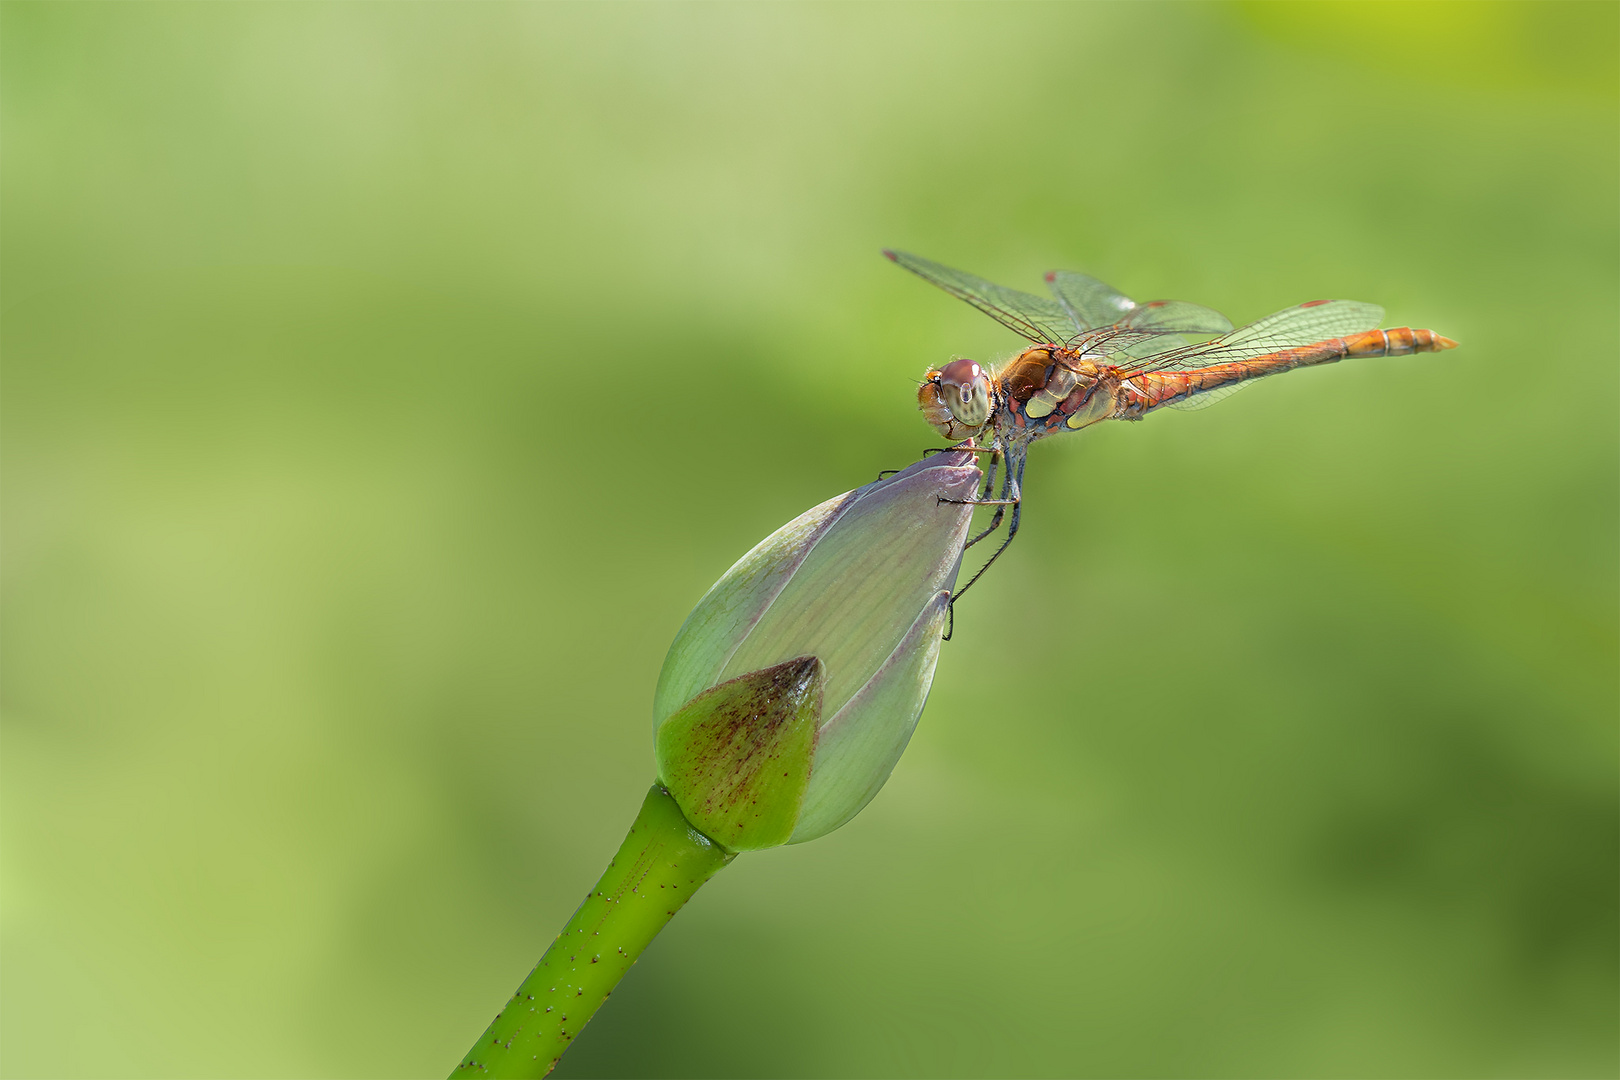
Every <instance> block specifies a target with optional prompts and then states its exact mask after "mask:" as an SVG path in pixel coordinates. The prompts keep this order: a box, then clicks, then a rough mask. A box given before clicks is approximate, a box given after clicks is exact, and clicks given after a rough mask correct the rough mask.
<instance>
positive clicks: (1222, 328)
mask: <svg viewBox="0 0 1620 1080" xmlns="http://www.w3.org/2000/svg"><path fill="white" fill-rule="evenodd" d="M1046 285H1047V288H1049V289H1051V290H1052V295H1053V296H1055V297H1057V300H1058V303H1060V304H1062V305H1063V308H1064V310H1065V311H1067V312H1068V313H1069V314H1070V316H1072V317H1073V319H1074V321H1075V323H1076V324H1077V325H1078V326H1079V327H1080V329H1082V330H1094V329H1098V328H1100V327H1104V326H1117V327H1120V328H1121V329H1125V330H1137V331H1141V332H1143V333H1150V334H1151V333H1187V334H1224V333H1226V332H1227V331H1228V330H1230V329H1232V320H1231V319H1228V318H1227V317H1226V316H1225V315H1222V314H1221V313H1220V312H1218V311H1215V310H1214V309H1212V308H1207V307H1204V306H1202V305H1200V304H1189V303H1187V301H1185V300H1150V301H1148V302H1147V303H1145V304H1138V303H1137V302H1136V301H1135V300H1132V299H1131V298H1130V297H1128V296H1126V295H1125V294H1124V293H1122V292H1120V291H1119V290H1118V289H1116V288H1114V287H1113V286H1112V285H1108V284H1106V283H1104V282H1101V281H1098V280H1097V279H1096V278H1094V277H1091V276H1090V275H1088V274H1077V273H1075V272H1074V271H1073V270H1053V271H1052V272H1051V273H1049V274H1047V275H1046Z"/></svg>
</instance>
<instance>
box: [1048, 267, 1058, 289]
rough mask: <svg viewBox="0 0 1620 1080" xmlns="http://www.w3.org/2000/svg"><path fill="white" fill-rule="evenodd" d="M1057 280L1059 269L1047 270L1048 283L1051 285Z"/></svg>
mask: <svg viewBox="0 0 1620 1080" xmlns="http://www.w3.org/2000/svg"><path fill="white" fill-rule="evenodd" d="M1056 280H1057V271H1056V270H1048V271H1047V272H1046V283H1047V284H1048V285H1050V284H1051V283H1052V282H1054V281H1056Z"/></svg>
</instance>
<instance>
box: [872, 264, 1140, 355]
mask: <svg viewBox="0 0 1620 1080" xmlns="http://www.w3.org/2000/svg"><path fill="white" fill-rule="evenodd" d="M883 254H884V255H885V256H887V257H888V259H889V260H890V261H891V262H895V263H898V264H899V265H901V266H903V267H905V268H906V269H907V270H910V271H911V272H912V273H913V274H916V275H917V276H918V277H920V278H922V279H923V280H924V281H929V282H932V283H933V284H935V285H938V286H939V287H940V288H942V289H944V290H945V291H946V292H948V293H950V294H951V295H952V296H954V297H956V298H957V299H958V300H966V301H967V302H968V303H970V304H972V305H973V306H974V307H976V308H978V309H979V310H980V311H982V312H984V313H985V314H986V315H988V316H990V317H991V318H992V319H994V320H996V322H998V323H1000V324H1001V325H1002V326H1005V327H1006V328H1007V329H1009V330H1011V331H1013V332H1014V333H1016V334H1021V335H1022V336H1024V337H1026V338H1028V339H1029V340H1031V341H1033V342H1035V343H1036V344H1037V345H1046V344H1054V345H1055V344H1061V343H1063V342H1066V341H1068V340H1069V339H1070V338H1072V337H1074V336H1075V334H1077V333H1078V332H1079V331H1080V330H1082V329H1084V328H1083V327H1079V326H1076V325H1075V321H1074V320H1073V319H1072V318H1070V317H1069V313H1068V312H1067V311H1066V310H1064V307H1063V305H1062V304H1060V303H1058V302H1057V301H1056V300H1048V299H1047V298H1046V297H1044V296H1033V295H1031V294H1029V293H1024V292H1019V291H1018V290H1016V289H1004V288H1002V287H1001V286H1000V285H995V284H992V283H991V282H988V281H986V280H984V279H983V278H981V277H975V276H974V275H972V274H969V273H965V272H964V271H961V270H953V269H951V268H950V267H949V266H942V265H941V264H939V263H937V262H931V261H930V260H928V259H923V258H919V257H918V256H916V255H908V254H907V253H906V252H904V251H888V250H885V251H884V252H883ZM1110 321H1112V320H1110Z"/></svg>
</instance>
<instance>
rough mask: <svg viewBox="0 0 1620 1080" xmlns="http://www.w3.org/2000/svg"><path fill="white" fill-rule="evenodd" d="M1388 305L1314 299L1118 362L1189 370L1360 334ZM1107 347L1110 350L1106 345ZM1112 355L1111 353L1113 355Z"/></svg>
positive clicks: (1138, 368) (1125, 355)
mask: <svg viewBox="0 0 1620 1080" xmlns="http://www.w3.org/2000/svg"><path fill="white" fill-rule="evenodd" d="M1383 319H1384V309H1383V308H1381V307H1379V306H1378V305H1377V304H1364V303H1361V302H1360V301H1357V300H1312V301H1310V302H1308V303H1304V304H1300V305H1298V306H1296V307H1291V308H1285V309H1283V310H1282V311H1279V312H1277V313H1276V314H1274V315H1267V316H1266V317H1265V318H1263V319H1261V320H1260V321H1258V322H1252V323H1250V324H1249V325H1248V326H1240V327H1238V328H1237V329H1236V330H1233V331H1232V332H1231V333H1229V334H1223V335H1222V336H1221V337H1218V338H1214V339H1212V340H1210V341H1206V342H1203V343H1201V344H1198V345H1183V346H1180V347H1176V348H1170V349H1164V350H1160V351H1146V350H1145V349H1144V348H1142V347H1141V346H1137V347H1135V348H1131V349H1130V351H1129V352H1126V351H1124V350H1120V351H1119V352H1118V355H1119V356H1120V357H1121V358H1122V359H1121V360H1117V361H1115V362H1116V363H1119V364H1120V366H1121V367H1122V368H1124V369H1126V371H1125V373H1126V374H1131V373H1135V372H1142V371H1165V370H1186V369H1188V368H1201V367H1209V366H1211V365H1213V364H1232V363H1238V362H1241V361H1244V360H1253V359H1254V358H1256V357H1259V356H1266V355H1268V354H1270V353H1276V352H1282V351H1283V350H1285V349H1300V348H1306V347H1308V346H1311V345H1315V344H1318V343H1320V342H1324V341H1330V340H1332V339H1333V338H1340V337H1345V336H1347V335H1349V334H1359V333H1361V332H1362V331H1363V330H1372V329H1375V328H1377V326H1378V324H1379V323H1380V322H1382V321H1383ZM1102 351H1104V352H1109V351H1110V350H1109V349H1108V347H1107V344H1104V345H1103V350H1102ZM1110 358H1111V359H1112V356H1111V357H1110Z"/></svg>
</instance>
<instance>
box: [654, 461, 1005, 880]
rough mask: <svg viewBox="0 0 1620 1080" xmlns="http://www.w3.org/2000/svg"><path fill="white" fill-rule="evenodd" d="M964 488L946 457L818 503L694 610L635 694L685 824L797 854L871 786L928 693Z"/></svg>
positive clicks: (968, 483)
mask: <svg viewBox="0 0 1620 1080" xmlns="http://www.w3.org/2000/svg"><path fill="white" fill-rule="evenodd" d="M979 480H980V473H979V470H978V469H977V468H976V467H975V466H974V464H973V455H972V454H969V453H967V452H964V451H947V452H945V453H941V454H936V455H933V456H931V457H928V458H925V459H923V460H922V461H920V462H917V463H916V464H915V465H912V466H911V467H910V468H908V469H905V470H903V471H902V472H899V473H897V474H895V475H894V476H891V477H889V478H887V479H884V480H879V481H877V482H876V483H872V484H868V485H866V486H865V487H863V488H858V489H857V490H855V491H851V492H847V493H845V494H843V495H839V496H838V497H836V498H833V499H828V500H827V501H826V502H824V503H822V504H821V505H820V506H817V507H814V508H813V509H811V510H808V511H806V512H805V513H803V514H801V515H800V516H798V517H797V518H794V519H793V520H792V521H790V522H788V523H787V524H786V525H784V526H782V528H780V529H778V530H777V531H776V532H774V533H772V534H771V535H770V536H768V537H766V538H765V540H764V541H762V542H761V543H760V544H759V546H757V547H755V548H754V550H752V551H750V552H749V553H748V554H746V555H744V556H743V557H742V558H741V559H740V560H738V562H737V564H736V565H735V566H733V567H732V568H731V569H730V570H728V571H726V573H725V576H723V577H722V578H721V579H720V580H719V581H718V582H716V583H715V585H714V587H713V588H711V589H710V590H709V591H708V593H707V594H705V595H704V597H703V599H702V600H700V601H698V605H697V607H696V608H694V609H693V611H692V614H691V615H689V616H688V617H687V619H686V623H685V624H684V625H683V626H682V627H681V629H680V632H679V633H677V634H676V635H675V641H674V643H673V644H672V645H670V648H669V655H668V656H666V657H665V659H664V669H663V671H662V673H661V674H660V675H659V677H658V689H657V691H656V693H655V695H654V700H653V733H654V745H655V748H656V752H657V758H658V776H659V781H660V783H662V784H663V785H664V786H665V787H666V788H667V789H668V790H669V792H670V794H671V795H672V796H673V797H674V798H675V801H676V803H677V804H678V805H679V806H680V808H681V811H682V813H684V814H685V815H686V817H687V819H688V820H689V821H690V822H691V823H692V825H694V826H695V827H696V828H697V829H699V830H700V831H701V832H703V833H704V834H705V835H706V836H708V837H710V838H711V839H713V840H715V841H716V842H717V843H719V844H721V845H723V846H724V847H726V848H727V849H729V850H731V851H751V850H756V849H758V848H765V847H773V846H775V845H778V844H783V843H801V842H803V841H805V840H813V839H815V838H816V837H818V836H822V835H825V834H826V833H829V832H831V831H832V830H834V829H836V828H838V826H840V825H842V824H844V823H845V822H846V821H848V820H849V819H850V818H852V817H854V816H855V815H856V814H857V813H859V812H860V810H861V808H862V807H864V806H865V805H866V804H867V803H868V802H870V801H871V799H872V797H873V796H874V795H876V794H877V793H878V789H880V788H881V787H882V786H883V784H884V782H885V781H886V780H888V778H889V773H890V772H891V771H892V770H893V769H894V765H895V762H896V761H898V760H899V758H900V753H901V751H903V750H904V749H905V748H906V743H907V742H908V741H910V739H911V732H912V730H913V729H914V728H915V727H916V726H917V719H918V717H920V716H921V715H922V708H923V703H924V702H925V701H926V700H927V699H928V689H929V686H930V685H931V684H932V683H933V679H934V664H935V661H937V660H938V658H939V643H940V637H941V635H942V633H943V632H944V630H945V625H946V618H947V615H948V613H949V609H950V598H951V589H952V588H954V587H955V584H956V574H957V571H958V569H960V567H961V562H962V550H963V544H964V542H965V540H966V538H967V530H968V525H969V522H970V520H971V518H972V516H973V507H972V506H971V505H966V503H967V502H969V501H971V500H972V499H973V498H974V494H975V492H976V490H977V487H978V483H979Z"/></svg>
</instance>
